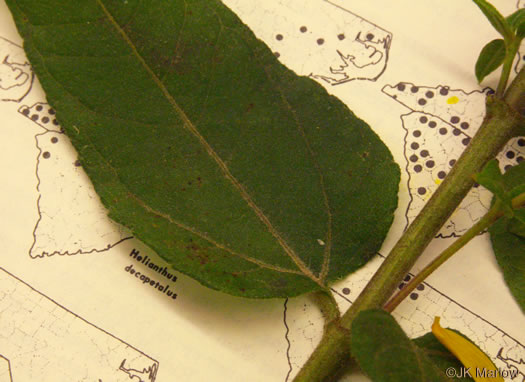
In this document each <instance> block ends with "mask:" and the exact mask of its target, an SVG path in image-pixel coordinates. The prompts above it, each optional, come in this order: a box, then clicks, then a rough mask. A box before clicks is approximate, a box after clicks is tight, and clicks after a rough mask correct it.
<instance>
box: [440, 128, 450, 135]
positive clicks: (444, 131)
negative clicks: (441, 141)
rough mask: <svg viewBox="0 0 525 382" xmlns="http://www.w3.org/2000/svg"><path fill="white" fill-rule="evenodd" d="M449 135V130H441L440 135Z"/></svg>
mask: <svg viewBox="0 0 525 382" xmlns="http://www.w3.org/2000/svg"><path fill="white" fill-rule="evenodd" d="M447 133H448V130H447V129H446V128H444V127H442V128H440V129H439V134H441V135H446V134H447Z"/></svg>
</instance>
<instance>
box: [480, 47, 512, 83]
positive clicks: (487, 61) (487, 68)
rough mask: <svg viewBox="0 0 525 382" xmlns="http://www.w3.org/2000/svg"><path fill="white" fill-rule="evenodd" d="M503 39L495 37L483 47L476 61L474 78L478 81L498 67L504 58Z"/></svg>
mask: <svg viewBox="0 0 525 382" xmlns="http://www.w3.org/2000/svg"><path fill="white" fill-rule="evenodd" d="M505 54H506V48H505V41H503V40H502V39H496V40H492V41H491V42H489V43H488V44H487V45H485V46H484V47H483V49H482V50H481V53H480V54H479V57H478V60H477V62H476V69H475V71H476V78H477V79H478V82H481V81H483V79H484V78H485V77H486V76H488V75H489V74H490V73H492V72H493V71H495V70H496V69H497V68H499V67H500V66H501V65H502V64H503V61H504V60H505Z"/></svg>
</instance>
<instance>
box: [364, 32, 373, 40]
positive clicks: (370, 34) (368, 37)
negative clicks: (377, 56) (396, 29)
mask: <svg viewBox="0 0 525 382" xmlns="http://www.w3.org/2000/svg"><path fill="white" fill-rule="evenodd" d="M366 39H367V40H368V41H370V40H373V39H374V35H373V34H372V33H368V34H367V35H366Z"/></svg>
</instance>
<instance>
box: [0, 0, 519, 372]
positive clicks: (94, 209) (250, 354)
mask: <svg viewBox="0 0 525 382" xmlns="http://www.w3.org/2000/svg"><path fill="white" fill-rule="evenodd" d="M130 1H131V0H130ZM210 1H211V0H210ZM224 3H225V4H226V5H227V6H228V7H230V8H231V9H232V10H233V11H234V12H235V13H236V14H237V15H238V16H239V17H240V18H241V19H242V20H243V21H244V22H245V23H246V24H247V25H248V26H249V27H250V28H251V29H252V30H253V32H254V33H255V35H256V36H257V37H258V38H259V39H261V40H263V41H264V42H265V43H266V44H267V45H268V47H269V48H270V49H271V51H272V52H273V53H274V54H275V56H276V57H278V59H279V60H280V61H281V63H283V64H284V65H286V66H287V67H289V68H290V69H292V70H293V71H295V72H296V73H297V74H299V75H302V76H307V77H309V78H311V79H312V80H314V81H317V82H319V83H320V84H321V85H322V86H324V87H325V88H326V89H327V90H328V92H329V93H330V94H333V95H334V96H336V97H338V98H340V99H341V100H342V101H343V102H345V103H346V104H347V105H348V106H349V108H350V109H351V110H352V111H353V112H355V113H356V115H358V116H359V117H360V118H362V119H364V120H366V121H367V122H368V123H369V124H370V125H371V127H372V128H373V129H374V131H375V132H376V133H377V134H378V135H379V136H380V137H381V139H383V141H384V142H385V143H386V145H387V146H388V147H389V149H390V150H391V151H392V153H393V156H394V158H395V160H396V162H397V163H398V164H399V166H400V168H401V172H402V178H401V185H400V193H399V207H398V210H397V212H396V218H395V221H394V225H393V228H392V231H391V233H390V234H389V236H388V238H387V240H386V242H385V244H384V246H383V248H382V249H381V250H380V253H378V254H377V255H376V256H375V257H374V258H373V259H372V260H371V261H370V262H369V263H368V264H367V265H366V266H365V267H363V268H362V269H360V270H358V271H357V272H355V273H354V274H352V275H350V276H349V277H347V278H346V279H344V280H341V281H340V282H338V283H336V284H335V285H333V287H332V292H333V294H334V297H335V299H336V301H337V302H338V304H339V306H340V308H341V310H342V311H344V310H346V309H348V307H349V306H350V305H351V304H352V302H353V301H355V299H356V298H357V296H358V294H359V292H360V291H361V290H362V289H363V288H364V287H365V285H366V283H367V282H368V280H369V279H370V278H371V276H372V275H373V273H374V271H375V270H376V269H377V268H378V267H379V266H380V264H381V263H382V262H383V260H384V258H385V256H386V255H387V254H388V252H389V249H390V248H391V247H392V246H393V244H394V243H395V241H396V239H397V238H399V236H400V235H401V234H402V232H403V230H404V229H406V227H407V226H408V225H409V224H410V223H411V222H412V221H413V219H414V218H415V217H416V215H417V214H418V213H419V211H420V210H421V208H422V207H423V206H424V204H425V202H426V201H427V200H428V199H429V197H430V196H431V195H432V193H433V192H435V190H436V189H437V187H438V186H439V184H440V183H441V182H442V181H443V179H444V178H445V177H446V176H447V174H448V173H449V171H450V169H451V167H452V166H453V165H454V163H455V162H456V161H457V159H458V157H459V156H460V155H461V153H462V152H463V150H464V149H465V147H466V146H467V145H468V144H469V142H470V140H471V139H472V137H473V136H474V134H475V133H476V131H477V129H478V128H479V126H480V124H481V122H482V120H483V117H484V114H485V100H486V97H487V95H489V94H492V93H493V92H494V90H493V89H494V87H495V85H496V77H495V76H489V78H488V79H487V81H485V82H484V83H483V84H482V85H480V84H478V83H477V82H476V80H475V76H474V72H473V67H474V63H475V60H476V57H477V54H478V53H479V50H480V49H481V47H482V46H483V44H484V42H488V41H490V40H491V39H493V38H494V33H495V32H493V30H492V29H491V26H490V25H489V24H488V23H487V22H486V21H485V20H484V19H483V16H482V15H481V13H480V12H479V10H478V9H477V8H476V7H475V5H474V4H473V3H472V4H471V3H469V1H466V2H464V4H463V3H462V4H458V5H453V7H457V9H456V8H454V9H450V8H447V7H450V4H440V5H439V6H438V8H439V9H435V7H436V4H435V2H431V1H429V0H423V1H418V2H414V1H410V0H400V2H399V4H397V5H396V7H395V8H394V6H393V5H392V4H391V3H390V2H388V1H386V0H371V1H367V2H351V1H348V0H306V1H305V0H267V1H264V2H254V1H251V0H224ZM493 3H494V4H495V6H496V7H498V9H500V10H501V12H502V13H503V14H510V13H512V12H514V11H516V10H517V9H520V8H525V2H524V1H523V0H519V1H518V0H516V1H514V0H498V1H494V2H493ZM435 15H439V18H438V17H437V16H435ZM474 30H475V31H477V32H476V33H473V32H472V31H474ZM480 39H481V40H480ZM22 44H23V42H22V40H21V38H20V36H19V35H18V33H17V31H16V28H15V26H14V22H13V20H12V18H11V15H10V13H9V10H8V8H7V6H6V4H5V3H4V0H0V115H1V116H2V126H1V128H0V139H1V141H2V142H3V143H2V150H0V155H1V158H0V172H1V174H2V176H3V179H4V183H5V184H4V186H3V188H2V191H1V192H2V197H1V198H0V203H1V204H0V211H2V217H3V219H1V220H2V226H1V228H2V229H1V230H0V232H1V233H0V235H1V236H0V239H1V242H2V243H3V244H2V245H3V248H2V249H3V251H2V252H3V253H2V255H1V257H0V312H1V320H0V381H2V382H3V381H6V382H31V381H42V382H44V381H53V382H61V381H64V382H70V381H86V382H87V381H99V382H102V381H103V382H107V381H129V380H133V381H138V382H153V381H157V382H164V381H166V382H172V381H185V382H186V381H188V382H200V381H208V380H213V381H225V382H226V381H228V382H230V381H239V382H240V381H247V380H250V381H265V382H268V381H279V382H288V381H292V380H293V377H294V376H295V375H296V374H297V372H298V371H299V370H300V368H301V366H302V365H303V363H304V362H305V361H306V359H307V358H308V356H309V355H310V354H311V352H312V351H313V349H314V348H315V346H316V344H317V343H318V341H319V339H320V337H321V333H322V326H323V317H322V314H321V312H320V311H319V309H318V308H317V307H316V305H315V304H314V303H313V302H312V301H311V300H310V299H309V298H308V296H302V297H297V298H290V299H271V300H263V301H256V300H247V299H241V298H237V297H232V296H228V295H225V294H222V293H219V292H216V291H212V290H209V289H207V288H205V287H203V286H201V285H200V284H198V283H197V282H195V281H193V280H191V279H189V278H188V277H186V276H185V275H183V274H181V273H179V272H177V271H175V270H173V269H172V268H170V267H169V265H168V264H166V263H165V262H164V261H163V260H162V259H160V257H158V255H156V254H155V253H154V252H153V251H152V250H151V249H149V248H147V247H146V246H144V245H143V244H142V243H140V241H139V240H137V239H136V238H134V237H133V236H132V234H131V233H130V232H129V231H128V230H127V229H126V228H124V227H122V226H120V225H118V224H117V223H115V222H113V221H111V220H110V219H109V218H108V217H107V211H106V209H105V208H104V207H103V206H102V204H101V202H100V200H99V198H98V196H97V195H96V193H95V191H94V189H93V186H92V185H91V183H90V181H89V179H88V177H87V175H86V173H85V172H84V169H83V168H82V163H81V162H80V161H79V160H78V155H77V154H76V152H75V150H74V148H73V147H72V145H71V143H70V141H69V139H68V138H67V137H66V135H65V134H64V132H63V131H62V129H61V127H60V124H59V122H58V121H57V116H56V112H55V110H54V109H53V107H52V106H50V105H49V104H48V102H47V100H46V97H45V94H44V92H43V91H42V89H41V87H40V84H39V82H38V79H37V78H36V76H35V74H34V73H33V70H32V68H31V65H30V64H29V62H28V60H27V59H26V57H25V54H24V50H23V48H22ZM524 65H525V45H524V46H522V47H521V49H520V52H519V57H517V58H516V62H515V64H514V66H513V76H514V75H515V74H516V73H517V72H518V71H519V70H521V68H522V67H523V66H524ZM524 158H525V137H524V136H520V137H516V138H513V139H512V140H511V141H509V142H508V144H507V145H506V146H505V148H504V149H503V150H502V151H501V153H500V154H499V155H498V158H497V159H498V161H499V166H500V169H501V170H502V171H503V172H504V171H506V170H507V169H508V168H509V167H511V166H515V165H516V164H518V163H520V162H521V161H523V159H524ZM491 198H492V195H491V193H490V192H489V191H488V190H486V189H485V188H483V187H482V186H479V185H477V184H476V185H475V187H473V188H472V190H471V191H470V193H469V194H468V196H467V197H466V198H465V199H464V200H463V202H462V203H461V205H460V206H459V207H458V209H457V210H456V211H455V213H454V214H453V215H452V216H451V217H450V219H449V220H448V221H447V223H446V224H445V225H444V226H443V227H442V229H441V230H440V232H439V233H438V235H437V236H436V238H435V239H434V241H433V243H432V244H431V245H430V248H429V249H428V250H427V251H426V253H425V254H424V256H423V257H422V259H421V261H419V262H418V263H416V265H415V267H414V269H413V271H412V272H411V273H410V274H408V275H407V276H406V278H405V280H404V281H403V283H401V285H400V286H399V289H401V288H403V287H404V286H405V285H406V283H407V282H408V281H410V279H411V278H412V277H413V275H414V273H416V272H417V271H418V270H420V269H421V268H422V267H423V266H424V265H425V263H426V262H428V261H430V259H431V258H432V256H433V255H436V254H437V253H438V252H439V251H440V250H442V249H444V248H445V247H446V246H447V245H449V244H450V243H452V241H453V240H455V239H456V238H458V237H460V236H461V235H462V234H463V233H464V232H465V231H466V230H468V228H470V227H471V226H472V225H473V224H475V223H476V222H477V221H478V220H479V219H480V218H481V217H482V216H483V215H484V214H485V213H486V212H487V209H488V207H489V206H490V203H491ZM487 280H491V281H490V282H489V283H488V282H487ZM393 314H394V317H395V318H396V320H397V321H398V322H399V323H400V325H401V326H402V328H403V329H404V330H405V331H406V333H407V334H408V335H409V336H410V337H419V336H421V335H424V334H425V333H428V332H429V331H430V326H431V324H432V322H433V320H434V317H436V316H439V317H441V322H442V324H444V326H447V327H451V328H453V329H456V330H459V331H461V332H462V333H464V334H465V335H467V336H468V337H469V338H470V339H472V340H473V341H474V342H476V344H477V345H478V346H479V347H480V348H481V349H482V350H484V351H485V352H486V353H487V354H488V355H489V356H490V357H491V358H492V360H493V361H494V363H495V364H496V366H497V367H498V368H499V369H500V370H502V371H504V372H505V374H504V376H505V380H506V381H520V382H524V381H525V332H524V331H523V330H522V328H523V327H524V325H525V316H524V315H523V312H522V311H521V310H520V309H519V307H518V306H517V304H516V303H515V302H514V300H513V298H512V297H511V296H510V294H509V292H508V290H507V288H506V286H505V284H504V282H503V279H502V276H501V274H500V273H499V270H498V269H497V267H496V262H495V259H494V258H493V254H492V252H491V249H490V243H489V240H488V234H487V233H482V234H480V235H478V237H476V238H475V239H474V240H473V241H472V243H470V244H469V246H467V247H466V248H465V249H464V250H462V251H460V253H458V254H457V258H454V259H453V260H451V262H450V265H446V266H444V267H443V270H442V271H441V270H440V271H438V272H437V273H436V274H434V275H432V277H430V278H429V279H428V280H427V281H426V282H424V283H422V284H421V285H419V286H418V287H417V288H416V290H415V291H414V292H413V293H411V294H410V296H409V297H408V298H407V299H406V301H404V302H403V303H402V304H401V305H400V306H399V307H398V308H397V309H396V310H395V311H394V313H393ZM232 365H242V367H241V366H239V367H237V366H235V367H233V366H232ZM350 378H351V380H352V381H353V380H357V381H367V380H368V379H367V377H366V376H363V375H359V376H357V375H352V376H343V377H342V379H341V380H342V381H346V380H350Z"/></svg>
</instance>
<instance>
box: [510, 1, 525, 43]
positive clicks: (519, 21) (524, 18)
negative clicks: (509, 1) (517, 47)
mask: <svg viewBox="0 0 525 382" xmlns="http://www.w3.org/2000/svg"><path fill="white" fill-rule="evenodd" d="M507 23H508V24H509V25H510V26H511V28H512V29H513V30H514V31H515V32H516V35H517V36H518V37H519V38H524V37H525V8H521V9H518V10H517V11H516V12H514V13H513V14H512V15H510V16H507Z"/></svg>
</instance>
